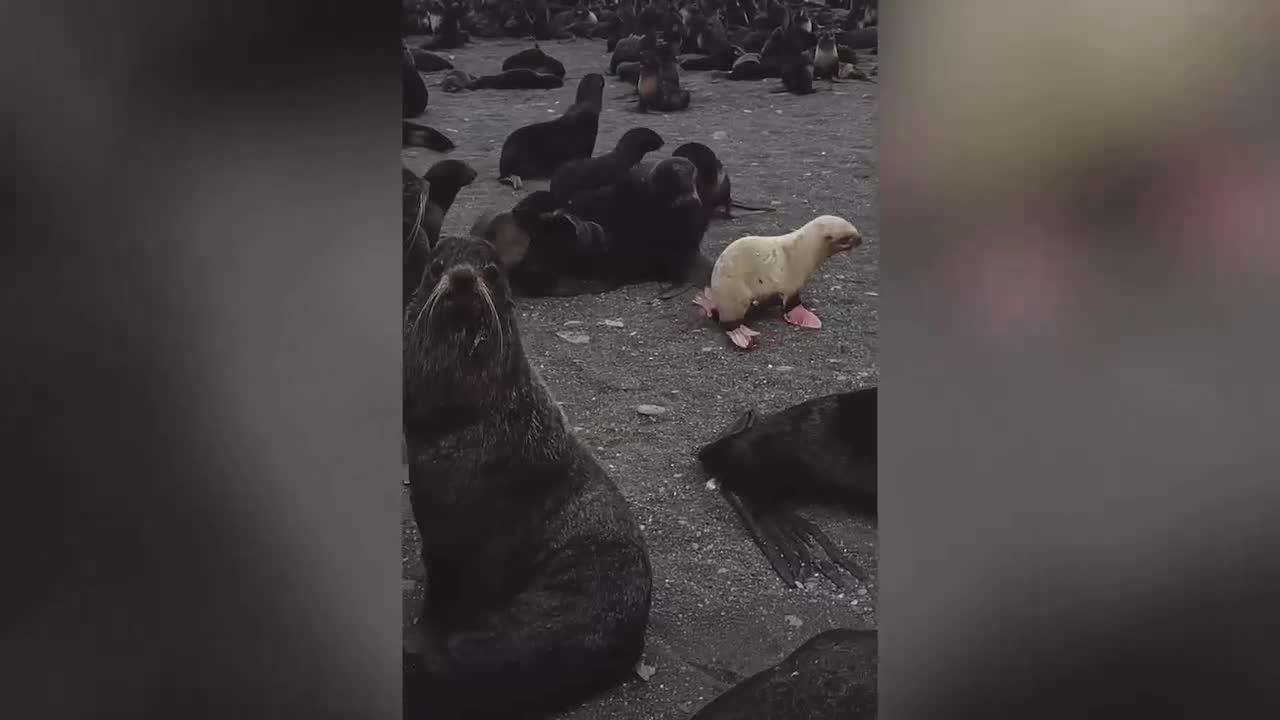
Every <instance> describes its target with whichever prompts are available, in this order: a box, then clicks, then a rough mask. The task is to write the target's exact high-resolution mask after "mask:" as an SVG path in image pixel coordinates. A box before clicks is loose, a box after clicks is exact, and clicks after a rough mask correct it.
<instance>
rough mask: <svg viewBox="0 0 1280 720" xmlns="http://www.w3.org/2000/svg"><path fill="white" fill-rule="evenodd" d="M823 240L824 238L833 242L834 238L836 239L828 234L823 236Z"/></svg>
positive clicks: (825, 240)
mask: <svg viewBox="0 0 1280 720" xmlns="http://www.w3.org/2000/svg"><path fill="white" fill-rule="evenodd" d="M822 240H823V241H824V242H831V241H832V240H835V238H833V237H831V236H830V235H827V236H825V237H823V238H822Z"/></svg>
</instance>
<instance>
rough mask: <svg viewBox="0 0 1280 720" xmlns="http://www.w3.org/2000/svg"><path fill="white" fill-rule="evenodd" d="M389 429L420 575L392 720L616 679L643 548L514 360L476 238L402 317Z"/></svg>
mask: <svg viewBox="0 0 1280 720" xmlns="http://www.w3.org/2000/svg"><path fill="white" fill-rule="evenodd" d="M404 429H405V435H406V438H407V444H408V448H409V458H410V464H409V479H410V488H409V492H410V502H411V505H412V508H413V516H414V520H415V521H416V523H417V525H418V529H419V531H420V533H421V535H422V551H423V552H422V555H423V562H424V564H425V566H426V571H427V591H426V601H425V603H424V608H423V622H422V624H421V625H420V626H419V628H420V629H421V635H420V636H418V637H415V636H410V641H409V642H408V643H407V646H408V647H407V648H406V651H405V653H404V655H405V657H404V659H405V662H406V668H405V677H404V717H406V718H416V719H419V720H426V719H427V718H432V719H435V718H442V717H444V718H448V717H466V718H473V717H488V718H511V717H516V716H519V714H520V713H523V712H526V711H535V710H536V711H544V710H545V711H550V710H553V709H557V708H558V707H560V706H563V705H565V704H567V703H572V702H576V701H579V700H581V699H584V698H585V697H586V696H588V695H590V694H592V693H594V692H596V691H599V690H602V689H605V688H607V687H609V686H611V685H613V684H616V683H617V682H619V681H620V680H621V679H623V678H625V677H627V676H628V675H629V674H630V673H632V672H633V668H634V666H635V662H636V661H637V660H638V659H639V658H640V655H641V653H642V651H643V649H644V640H645V630H646V626H647V624H648V617H649V605H650V592H651V583H652V581H651V571H650V566H649V559H648V555H647V551H646V549H645V543H644V538H643V537H642V535H641V533H640V529H639V527H638V525H637V524H636V521H635V518H634V517H633V516H632V513H631V510H630V509H629V507H628V505H627V502H626V499H625V498H624V497H623V496H622V494H621V493H620V492H619V491H618V489H617V487H615V486H614V484H613V482H612V481H611V480H610V479H609V476H608V475H607V474H606V473H605V471H604V470H603V469H602V468H601V467H600V465H599V463H597V462H596V460H595V459H594V458H593V457H592V456H591V454H590V452H588V450H587V449H586V447H585V446H583V444H582V443H581V442H580V441H579V440H578V439H577V438H576V437H575V436H574V435H573V433H572V432H571V431H570V430H569V427H568V424H567V422H566V418H565V416H564V413H563V411H561V410H560V409H559V407H558V406H557V405H556V404H555V403H554V402H553V400H552V397H551V394H550V393H549V392H548V391H547V389H546V387H545V386H544V385H543V384H542V382H541V381H540V379H539V378H538V376H537V374H536V373H535V372H534V370H533V368H532V367H531V366H530V364H529V362H528V360H527V359H526V357H525V353H524V349H523V347H522V345H521V341H520V333H519V331H518V328H517V325H516V320H515V313H514V304H513V302H512V300H511V297H510V294H509V291H508V286H507V282H506V279H505V278H504V276H503V273H502V271H501V269H500V268H499V264H498V257H497V254H496V252H495V250H494V248H493V247H492V246H491V245H489V244H488V243H486V242H484V241H483V240H479V239H476V238H446V239H444V240H442V241H441V242H440V244H439V245H437V246H436V247H435V249H434V250H433V251H432V253H431V255H430V257H429V265H428V268H427V272H426V273H424V274H423V277H422V283H421V285H420V286H419V288H418V291H417V293H416V294H415V296H414V298H413V300H412V302H411V303H410V305H409V307H408V309H407V310H406V312H405V322H404ZM414 641H420V644H421V652H416V648H415V645H417V644H418V643H417V642H414Z"/></svg>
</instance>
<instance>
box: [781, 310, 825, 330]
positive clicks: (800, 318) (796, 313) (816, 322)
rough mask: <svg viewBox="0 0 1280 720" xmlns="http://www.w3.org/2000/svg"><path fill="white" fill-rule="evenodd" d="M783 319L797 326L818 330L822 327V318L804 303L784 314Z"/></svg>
mask: <svg viewBox="0 0 1280 720" xmlns="http://www.w3.org/2000/svg"><path fill="white" fill-rule="evenodd" d="M782 317H783V319H785V320H786V321H787V322H789V323H791V324H792V325H795V326H796V327H802V328H809V329H811V330H817V329H819V328H821V327H822V320H820V319H819V318H818V316H817V315H814V314H813V311H812V310H810V309H809V308H807V307H805V306H803V305H796V306H795V307H793V308H791V309H790V310H788V311H787V312H786V314H784V315H783V316H782Z"/></svg>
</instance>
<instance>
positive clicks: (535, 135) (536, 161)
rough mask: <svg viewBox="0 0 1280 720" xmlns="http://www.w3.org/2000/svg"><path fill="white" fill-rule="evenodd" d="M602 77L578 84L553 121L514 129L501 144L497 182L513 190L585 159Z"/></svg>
mask: <svg viewBox="0 0 1280 720" xmlns="http://www.w3.org/2000/svg"><path fill="white" fill-rule="evenodd" d="M603 95H604V77H603V76H601V75H599V74H598V73H590V74H588V75H586V76H584V77H583V78H582V80H581V81H579V83H578V94H577V97H576V98H575V100H574V103H573V105H570V106H569V109H568V110H566V111H565V113H564V115H561V116H560V117H558V118H556V119H555V120H548V121H547V122H540V123H534V124H532V125H525V126H524V127H521V128H517V129H516V130H515V131H514V132H512V133H511V134H510V135H508V136H507V139H506V141H505V142H504V143H503V144H502V157H501V158H500V159H499V161H498V179H499V181H503V182H508V183H510V184H511V185H512V186H513V187H515V188H516V189H517V190H519V189H520V187H521V185H522V178H534V177H551V174H552V173H554V172H555V171H556V168H558V167H560V166H561V165H563V164H565V163H566V162H568V161H570V160H573V159H574V158H589V157H591V153H593V152H594V151H595V147H596V133H597V132H599V129H600V109H601V106H602V104H603V102H604V98H603Z"/></svg>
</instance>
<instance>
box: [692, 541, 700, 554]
mask: <svg viewBox="0 0 1280 720" xmlns="http://www.w3.org/2000/svg"><path fill="white" fill-rule="evenodd" d="M701 549H702V546H701V545H699V544H698V543H694V544H693V550H694V552H697V551H698V550H701Z"/></svg>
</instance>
